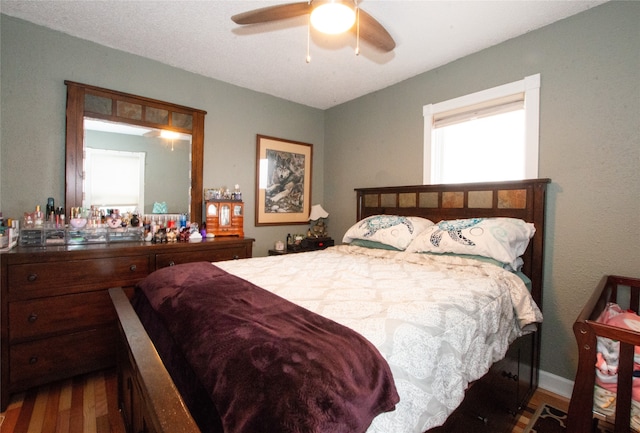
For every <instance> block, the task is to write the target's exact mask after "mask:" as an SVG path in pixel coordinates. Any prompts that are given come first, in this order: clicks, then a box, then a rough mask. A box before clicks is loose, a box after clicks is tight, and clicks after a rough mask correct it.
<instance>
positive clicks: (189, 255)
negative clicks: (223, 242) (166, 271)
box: [156, 245, 247, 269]
mask: <svg viewBox="0 0 640 433" xmlns="http://www.w3.org/2000/svg"><path fill="white" fill-rule="evenodd" d="M244 258H247V250H246V248H245V247H244V246H240V245H238V246H234V247H229V248H220V249H208V250H202V251H189V252H183V253H174V254H171V253H168V254H156V268H158V269H160V268H164V267H166V266H173V265H179V264H181V263H192V262H219V261H222V260H234V259H244Z"/></svg>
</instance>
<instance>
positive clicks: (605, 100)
mask: <svg viewBox="0 0 640 433" xmlns="http://www.w3.org/2000/svg"><path fill="white" fill-rule="evenodd" d="M638 22H640V3H637V2H617V1H616V2H612V3H608V4H605V5H603V6H600V7H597V8H594V9H592V10H589V11H587V12H585V13H582V14H580V15H577V16H575V17H571V18H569V19H566V20H564V21H561V22H558V23H556V24H553V25H551V26H548V27H546V28H543V29H541V30H538V31H534V32H531V33H528V34H526V35H524V36H522V37H519V38H516V39H513V40H511V41H508V42H505V43H503V44H500V45H497V46H495V47H492V48H490V49H487V50H484V51H482V52H480V53H477V54H474V55H471V56H468V57H465V58H463V59H460V60H458V61H456V62H453V63H451V64H449V65H446V66H444V67H442V68H439V69H436V70H434V71H430V72H427V73H425V74H422V75H419V76H417V77H415V78H412V79H410V80H407V81H404V82H402V83H399V84H397V85H394V86H391V87H389V88H387V89H384V90H381V91H379V92H375V93H372V94H370V95H367V96H364V97H362V98H359V99H357V100H354V101H351V102H349V103H346V104H343V105H341V106H338V107H335V108H332V109H330V110H327V111H324V112H323V111H319V110H315V109H311V108H308V107H304V106H301V105H298V104H293V103H289V102H286V101H282V100H280V99H277V98H274V97H271V96H268V95H264V94H259V93H256V92H252V91H249V90H246V89H241V88H238V87H235V86H232V85H229V84H225V83H221V82H219V81H215V80H211V79H207V78H204V77H201V76H198V75H194V74H191V73H187V72H185V71H181V70H179V69H175V68H171V67H168V66H165V65H161V64H159V63H157V62H153V61H149V60H145V59H142V58H139V57H136V56H132V55H128V54H124V53H121V52H118V51H114V50H111V49H108V48H105V47H100V46H97V45H95V44H91V43H89V42H86V41H81V40H78V39H74V38H71V37H68V36H65V35H62V34H60V33H56V32H52V31H49V30H46V29H43V28H41V27H38V26H34V25H31V24H28V23H25V22H22V21H20V20H15V19H12V18H8V17H6V16H2V21H1V32H2V33H1V36H0V42H1V44H2V51H1V53H2V64H1V67H2V70H1V72H2V76H1V83H0V86H1V87H0V88H1V89H2V102H1V109H2V112H1V122H2V125H1V126H2V128H1V137H0V140H1V141H0V144H1V146H2V149H1V151H2V153H1V157H2V166H1V174H2V178H1V179H2V185H1V194H0V197H1V198H2V202H1V209H2V211H3V213H4V214H5V216H15V215H16V214H18V215H19V214H21V213H22V212H23V211H24V210H30V209H32V208H33V206H35V205H36V204H42V203H43V201H44V200H46V197H48V196H51V195H53V196H55V197H62V196H63V194H64V176H63V173H64V154H63V150H64V104H65V102H64V101H65V99H64V98H65V91H66V89H65V86H64V84H63V80H65V79H69V80H73V81H78V82H83V83H87V84H93V85H97V86H102V87H107V88H113V89H117V90H121V91H125V92H130V93H135V94H139V95H143V96H148V97H152V98H157V99H162V100H167V101H171V102H175V103H179V104H183V105H188V106H192V107H195V108H200V109H204V110H206V111H207V112H208V114H207V117H206V129H205V164H204V165H205V173H204V186H205V187H214V186H220V185H233V184H235V183H239V184H240V185H241V186H242V189H243V191H244V194H245V202H246V203H248V206H247V215H246V219H245V233H246V234H247V235H248V236H253V237H256V239H257V242H256V249H255V251H256V255H265V254H266V250H267V249H268V248H269V247H271V246H272V245H273V242H274V241H275V240H276V239H278V238H279V237H280V238H284V236H286V233H287V232H296V231H299V230H300V227H301V226H290V227H276V228H271V227H268V228H263V227H260V228H256V227H254V225H253V219H254V214H253V208H254V206H253V202H254V192H253V189H254V181H255V180H254V171H255V168H254V165H255V135H256V134H257V133H260V134H265V135H272V136H276V137H282V138H286V139H290V140H297V141H303V142H308V143H312V144H314V167H313V196H314V200H313V201H314V202H321V203H322V204H323V207H324V208H325V209H326V210H327V211H328V212H329V213H330V214H331V215H330V217H329V231H330V234H331V235H332V236H333V237H334V239H336V240H337V241H339V240H341V239H342V235H343V234H344V232H345V231H346V229H347V228H348V227H349V225H350V224H352V223H353V222H354V219H355V193H354V191H353V188H356V187H366V186H377V185H403V184H404V185H406V184H417V183H421V181H422V139H423V137H422V136H423V118H422V106H423V105H425V104H428V103H435V102H440V101H443V100H446V99H450V98H453V97H456V96H460V95H464V94H467V93H471V92H475V91H478V90H482V89H485V88H489V87H493V86H496V85H500V84H504V83H507V82H511V81H515V80H519V79H522V78H523V77H524V76H526V75H531V74H535V73H538V72H539V73H541V81H542V89H541V119H540V176H541V177H549V178H551V179H552V181H553V183H552V184H551V185H550V187H549V195H548V202H549V205H548V211H547V238H546V240H545V241H546V246H547V252H546V274H545V287H544V289H545V302H544V313H545V324H544V327H543V338H542V344H543V346H542V368H543V369H544V370H546V371H549V372H551V373H554V374H557V375H560V376H563V377H566V378H568V379H573V375H574V372H575V364H576V357H577V353H576V347H575V343H574V339H573V335H572V331H571V325H572V322H573V320H574V319H575V317H576V316H577V314H578V312H579V311H578V310H579V308H580V306H581V305H582V304H583V303H584V301H585V299H586V298H587V296H588V294H589V293H590V292H591V290H592V289H593V288H594V286H595V285H596V284H597V283H598V281H599V280H600V278H601V277H602V276H603V275H604V274H622V275H629V276H636V277H640V274H639V272H640V271H639V270H638V269H639V268H640V266H639V265H640V261H639V259H638V255H637V246H638V245H639V242H638V241H640V228H639V227H640V224H639V223H640V200H638V198H639V197H640V170H638V168H639V162H640V80H639V77H638V71H640V48H639V47H640V27H639V26H638V25H637V23H638ZM434 43H437V41H434ZM416 55H429V47H428V46H425V51H424V53H416ZM7 59H10V61H7Z"/></svg>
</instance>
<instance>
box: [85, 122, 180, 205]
mask: <svg viewBox="0 0 640 433" xmlns="http://www.w3.org/2000/svg"><path fill="white" fill-rule="evenodd" d="M84 131H85V137H84V164H83V166H84V173H85V175H84V182H83V190H84V195H83V201H82V207H83V208H85V209H89V208H91V207H94V208H97V209H100V210H105V211H106V210H107V209H118V210H119V211H120V212H121V213H127V212H130V213H138V214H151V213H153V212H154V210H156V211H157V209H158V207H161V208H163V210H164V205H165V204H166V213H169V214H188V213H189V206H190V203H189V198H190V188H191V176H190V173H191V135H189V134H184V133H176V132H173V131H167V130H160V129H153V128H148V127H140V126H136V125H130V124H124V123H118V122H108V121H104V120H99V119H91V118H88V117H85V119H84ZM169 132H170V133H171V134H167V133H169ZM154 204H155V205H156V206H154ZM154 207H155V208H156V209H154ZM106 213H108V212H106Z"/></svg>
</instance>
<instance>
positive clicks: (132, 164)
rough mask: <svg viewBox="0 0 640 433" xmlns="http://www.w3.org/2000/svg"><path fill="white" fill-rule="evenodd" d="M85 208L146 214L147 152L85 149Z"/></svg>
mask: <svg viewBox="0 0 640 433" xmlns="http://www.w3.org/2000/svg"><path fill="white" fill-rule="evenodd" d="M84 157H85V163H84V166H85V167H86V171H85V173H86V178H85V184H84V201H83V204H84V206H85V207H89V204H94V205H97V206H98V207H99V208H114V209H119V210H120V211H121V212H131V211H133V210H135V209H136V208H137V209H139V210H140V211H143V210H144V164H145V153H144V152H125V151H115V150H105V149H93V148H90V147H87V148H85V155H84Z"/></svg>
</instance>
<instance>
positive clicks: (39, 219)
mask: <svg viewBox="0 0 640 433" xmlns="http://www.w3.org/2000/svg"><path fill="white" fill-rule="evenodd" d="M43 222H44V215H43V214H42V211H41V210H40V205H37V206H36V212H35V213H34V214H33V223H34V225H35V226H36V227H41V226H42V223H43Z"/></svg>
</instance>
